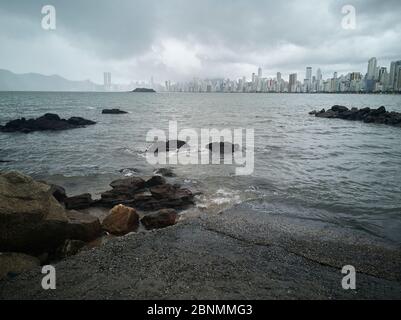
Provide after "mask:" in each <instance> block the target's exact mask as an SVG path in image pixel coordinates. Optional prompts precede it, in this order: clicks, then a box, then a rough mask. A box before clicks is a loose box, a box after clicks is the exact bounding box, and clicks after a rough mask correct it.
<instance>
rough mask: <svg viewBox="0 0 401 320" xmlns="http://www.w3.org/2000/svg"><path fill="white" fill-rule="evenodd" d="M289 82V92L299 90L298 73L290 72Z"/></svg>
mask: <svg viewBox="0 0 401 320" xmlns="http://www.w3.org/2000/svg"><path fill="white" fill-rule="evenodd" d="M289 80H290V81H289V84H288V92H296V91H297V74H296V73H292V74H290V79H289Z"/></svg>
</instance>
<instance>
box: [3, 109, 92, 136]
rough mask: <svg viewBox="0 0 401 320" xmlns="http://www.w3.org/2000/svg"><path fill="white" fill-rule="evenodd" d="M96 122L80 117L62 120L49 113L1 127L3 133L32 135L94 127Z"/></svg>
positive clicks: (18, 120) (13, 121) (14, 121)
mask: <svg viewBox="0 0 401 320" xmlns="http://www.w3.org/2000/svg"><path fill="white" fill-rule="evenodd" d="M94 124H96V122H94V121H91V120H87V119H84V118H80V117H72V118H70V119H68V120H65V119H61V118H60V117H59V116H58V115H57V114H52V113H47V114H45V115H44V116H42V117H39V118H37V119H29V120H26V119H25V118H21V119H17V120H12V121H10V122H8V123H7V124H6V125H5V126H0V131H2V132H23V133H31V132H35V131H60V130H69V129H76V128H82V127H85V126H89V125H94Z"/></svg>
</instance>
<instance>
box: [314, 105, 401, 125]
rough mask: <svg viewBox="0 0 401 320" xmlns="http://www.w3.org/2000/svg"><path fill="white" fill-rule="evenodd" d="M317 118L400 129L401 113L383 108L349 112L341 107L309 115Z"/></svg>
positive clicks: (353, 109)
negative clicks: (385, 125)
mask: <svg viewBox="0 0 401 320" xmlns="http://www.w3.org/2000/svg"><path fill="white" fill-rule="evenodd" d="M311 114H315V116H316V117H318V118H330V119H335V118H338V119H343V120H351V121H363V122H365V123H377V124H387V125H391V126H397V127H401V113H398V112H388V111H387V110H386V108H385V107H380V108H378V109H370V108H363V109H360V110H358V109H357V108H352V109H351V110H349V109H348V108H346V107H342V106H333V107H332V108H331V109H330V110H328V111H325V110H324V109H323V110H322V111H320V112H316V113H311Z"/></svg>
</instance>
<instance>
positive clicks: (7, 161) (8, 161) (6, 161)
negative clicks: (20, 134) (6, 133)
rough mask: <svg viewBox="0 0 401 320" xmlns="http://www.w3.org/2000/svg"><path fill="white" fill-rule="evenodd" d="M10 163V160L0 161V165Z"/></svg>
mask: <svg viewBox="0 0 401 320" xmlns="http://www.w3.org/2000/svg"><path fill="white" fill-rule="evenodd" d="M0 131H1V129H0ZM10 162H11V161H10V160H0V163H10Z"/></svg>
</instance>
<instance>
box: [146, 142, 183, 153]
mask: <svg viewBox="0 0 401 320" xmlns="http://www.w3.org/2000/svg"><path fill="white" fill-rule="evenodd" d="M186 144H187V143H186V142H185V141H181V140H169V141H167V142H165V141H158V142H156V143H154V144H153V145H152V146H151V147H150V148H149V149H148V152H154V153H155V154H157V153H159V152H170V151H177V150H179V149H181V148H182V147H184V146H185V145H186Z"/></svg>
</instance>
